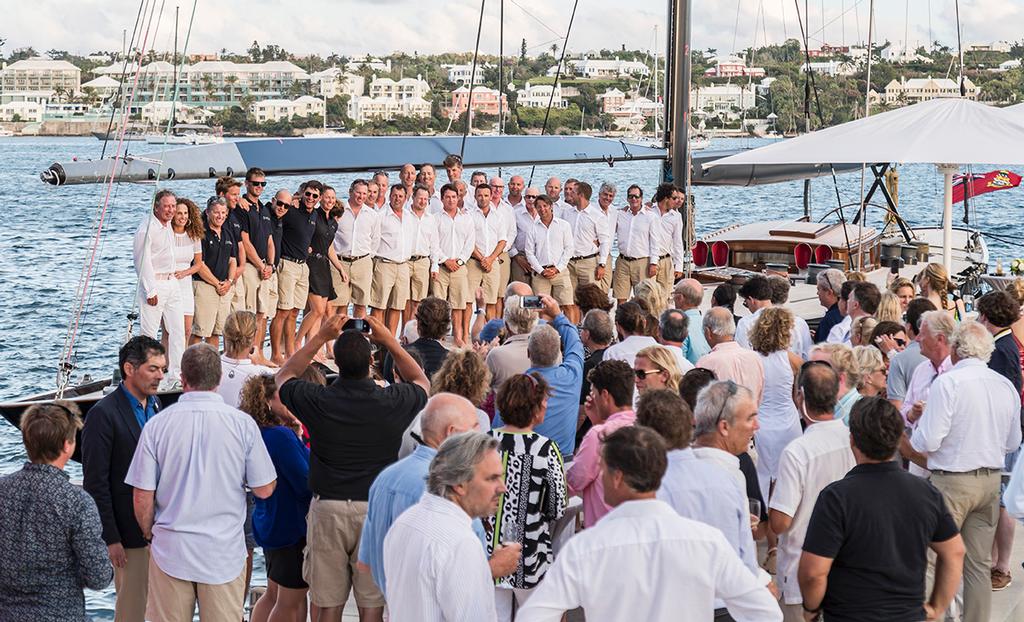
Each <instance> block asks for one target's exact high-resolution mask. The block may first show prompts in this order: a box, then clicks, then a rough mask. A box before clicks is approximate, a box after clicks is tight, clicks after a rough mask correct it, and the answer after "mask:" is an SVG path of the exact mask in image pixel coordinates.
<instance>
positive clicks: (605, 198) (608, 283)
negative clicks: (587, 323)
mask: <svg viewBox="0 0 1024 622" xmlns="http://www.w3.org/2000/svg"><path fill="white" fill-rule="evenodd" d="M616 192H617V190H616V188H615V184H613V183H611V182H608V181H606V182H603V183H602V184H601V189H600V190H598V191H597V207H598V210H597V215H598V217H599V218H600V219H601V220H603V221H604V228H605V231H607V232H608V235H609V236H614V235H615V226H616V224H617V222H618V217H619V211H618V209H616V208H615V207H614V206H613V205H612V203H614V202H615V194H616ZM611 261H612V245H611V244H609V245H608V252H607V254H606V255H605V256H604V262H605V263H604V265H605V266H607V269H605V271H604V276H603V277H601V280H600V281H597V284H598V285H600V286H601V289H602V290H604V293H606V294H607V293H608V292H609V290H611V287H612V263H611Z"/></svg>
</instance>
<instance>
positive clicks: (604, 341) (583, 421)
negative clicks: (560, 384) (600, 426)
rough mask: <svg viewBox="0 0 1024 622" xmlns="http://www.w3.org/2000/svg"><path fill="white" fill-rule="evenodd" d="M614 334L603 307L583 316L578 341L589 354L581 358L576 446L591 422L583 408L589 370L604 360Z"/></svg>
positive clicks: (612, 324)
mask: <svg viewBox="0 0 1024 622" xmlns="http://www.w3.org/2000/svg"><path fill="white" fill-rule="evenodd" d="M614 335H615V324H614V323H613V322H612V316H611V315H609V314H608V312H607V311H605V310H604V309H591V310H590V311H587V314H586V315H584V316H583V324H582V325H581V326H580V341H582V342H583V348H584V350H585V351H586V352H589V353H590V354H588V355H587V358H585V359H584V360H583V384H582V385H580V411H579V419H578V421H577V424H576V427H577V430H576V446H577V447H579V444H580V441H582V440H583V435H584V434H586V433H587V430H589V429H590V424H591V422H590V419H588V418H587V416H586V413H585V412H584V409H583V405H584V404H585V403H586V401H587V396H588V395H590V370H592V369H594V368H595V367H597V364H598V363H600V362H601V361H603V360H604V353H605V351H606V350H607V349H608V346H609V345H611V342H612V337H613V336H614Z"/></svg>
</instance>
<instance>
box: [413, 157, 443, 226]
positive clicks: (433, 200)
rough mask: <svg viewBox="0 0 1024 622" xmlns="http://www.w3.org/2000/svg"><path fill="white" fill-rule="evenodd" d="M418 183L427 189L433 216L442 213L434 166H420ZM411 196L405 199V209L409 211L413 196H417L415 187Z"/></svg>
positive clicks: (428, 201)
mask: <svg viewBox="0 0 1024 622" xmlns="http://www.w3.org/2000/svg"><path fill="white" fill-rule="evenodd" d="M416 183H417V184H419V185H422V186H424V187H425V188H426V189H427V203H428V204H429V206H430V207H429V208H428V211H429V212H430V213H431V214H436V213H438V212H440V211H441V195H440V194H439V193H438V191H437V189H436V188H435V184H436V183H437V171H436V170H435V169H434V165H433V164H420V172H419V173H417V174H416ZM412 193H413V194H411V195H409V196H408V197H406V199H405V208H406V209H409V208H410V207H411V206H412V201H413V196H414V195H415V194H416V189H415V187H414V188H413V190H412Z"/></svg>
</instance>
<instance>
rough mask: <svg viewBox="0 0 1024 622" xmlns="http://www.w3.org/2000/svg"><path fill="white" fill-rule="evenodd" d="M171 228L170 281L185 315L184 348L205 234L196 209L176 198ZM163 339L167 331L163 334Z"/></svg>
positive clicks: (193, 312)
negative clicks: (171, 277) (175, 280)
mask: <svg viewBox="0 0 1024 622" xmlns="http://www.w3.org/2000/svg"><path fill="white" fill-rule="evenodd" d="M171 228H173V229H174V278H176V279H178V289H179V291H181V309H182V311H184V313H185V342H186V345H188V336H189V335H191V334H192V316H193V315H194V314H195V297H194V296H193V294H192V275H193V274H195V273H196V272H198V271H199V267H200V266H202V265H203V246H202V243H203V236H204V235H205V234H206V229H205V228H204V227H203V218H202V215H201V214H200V212H199V206H197V205H196V204H195V203H193V202H192V201H190V200H189V199H185V198H182V197H178V205H177V208H176V209H175V212H174V217H173V218H171ZM166 340H167V331H164V341H166ZM164 345H165V346H166V345H167V344H166V343H165V344H164Z"/></svg>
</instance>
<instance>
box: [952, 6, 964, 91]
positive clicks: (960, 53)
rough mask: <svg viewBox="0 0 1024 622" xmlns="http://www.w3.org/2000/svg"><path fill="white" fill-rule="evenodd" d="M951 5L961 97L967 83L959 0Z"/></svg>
mask: <svg viewBox="0 0 1024 622" xmlns="http://www.w3.org/2000/svg"><path fill="white" fill-rule="evenodd" d="M953 7H954V8H955V9H956V47H957V51H958V53H957V55H958V56H959V58H960V97H963V96H965V95H967V85H966V84H964V44H963V41H962V40H961V38H960V0H953Z"/></svg>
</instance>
